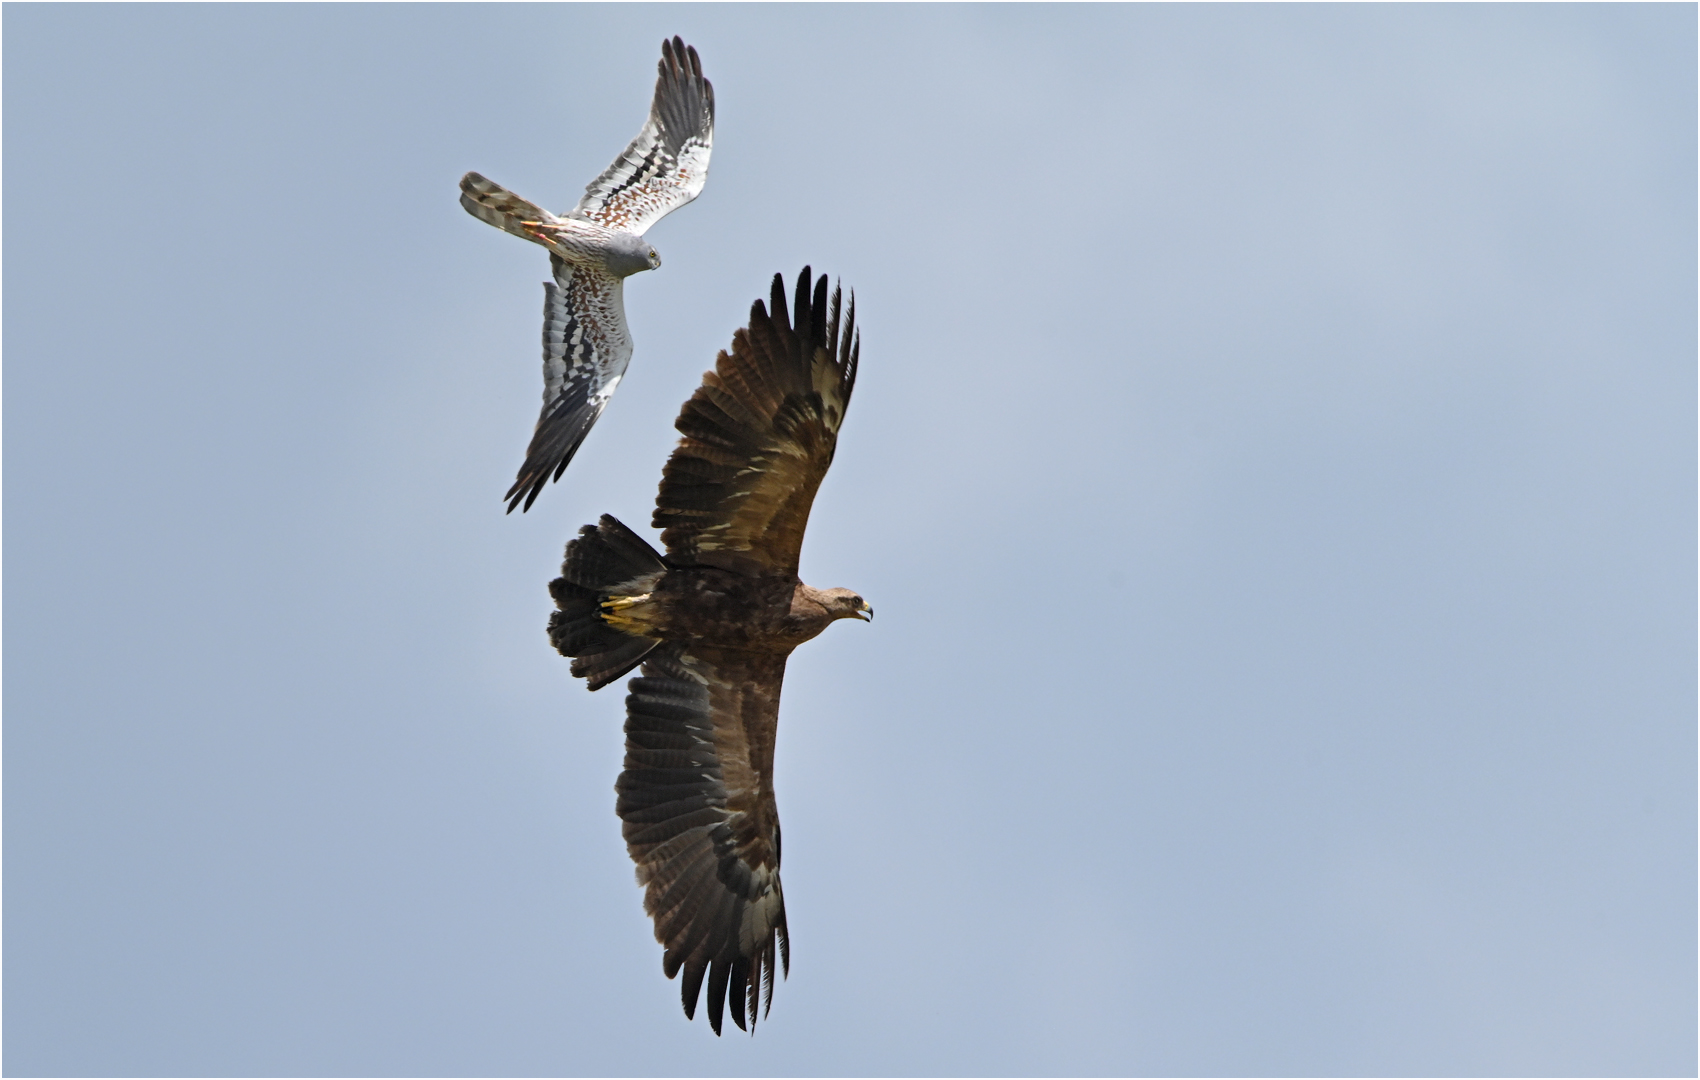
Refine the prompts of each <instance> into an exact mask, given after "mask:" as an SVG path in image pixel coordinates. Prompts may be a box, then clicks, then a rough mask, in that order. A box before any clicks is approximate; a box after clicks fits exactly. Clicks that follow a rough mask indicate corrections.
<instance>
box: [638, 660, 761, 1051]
mask: <svg viewBox="0 0 1700 1080" xmlns="http://www.w3.org/2000/svg"><path fill="white" fill-rule="evenodd" d="M784 677H785V658H784V657H783V656H779V657H775V656H765V655H760V654H754V653H745V652H731V651H721V650H716V649H712V648H706V647H703V646H698V645H690V646H684V645H664V646H662V647H661V648H659V649H657V650H656V651H655V652H653V653H651V654H650V655H649V657H648V658H647V659H646V660H645V661H644V664H643V673H642V675H641V676H639V677H638V678H635V679H633V680H632V681H631V684H630V685H631V694H630V696H628V697H627V698H626V768H625V771H624V772H622V773H621V774H620V781H619V783H618V784H616V785H615V790H616V791H617V792H619V796H620V797H619V803H618V812H619V815H620V820H621V822H622V823H623V830H622V831H623V832H624V834H625V838H626V850H627V851H628V852H630V853H631V857H632V861H633V862H635V863H636V864H637V876H638V884H640V885H642V886H643V887H644V900H643V906H644V910H645V911H647V912H648V913H649V914H650V916H651V917H652V918H653V919H654V920H655V939H656V940H657V941H659V942H661V944H662V945H663V946H665V947H666V953H665V956H664V957H663V960H662V964H663V970H665V972H666V974H667V977H668V978H669V979H671V978H673V977H674V976H675V975H677V974H678V973H679V972H680V971H683V972H684V980H683V982H682V984H681V987H680V990H681V998H682V1000H683V1002H684V1006H685V1015H686V1016H687V1017H694V1016H695V1015H696V1006H697V995H698V993H699V992H700V990H701V989H702V983H703V977H704V975H705V974H706V975H707V977H708V1022H709V1024H710V1025H711V1026H712V1027H713V1028H714V1033H715V1034H716V1035H718V1034H720V1019H721V1013H722V1009H723V1008H724V1006H725V1004H726V1003H727V1002H730V1003H731V1006H732V1019H733V1022H735V1023H736V1024H737V1025H738V1026H739V1027H740V1028H742V1027H744V1025H745V1021H746V1019H747V1020H748V1022H749V1023H750V1024H751V1025H754V1023H755V1021H756V1011H757V1006H758V1005H759V1004H761V1003H762V1000H763V999H765V1000H766V1002H767V1003H769V1004H771V1003H772V1000H773V973H774V963H775V960H776V959H777V961H778V963H779V966H780V968H781V970H783V971H789V970H790V966H791V956H790V944H789V942H788V940H787V938H786V933H785V894H784V892H783V891H782V890H781V889H780V887H779V817H778V813H777V810H776V808H775V805H774V801H773V737H774V731H775V727H776V724H777V720H778V716H779V689H780V683H781V682H782V681H783V679H784Z"/></svg>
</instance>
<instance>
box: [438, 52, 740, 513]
mask: <svg viewBox="0 0 1700 1080" xmlns="http://www.w3.org/2000/svg"><path fill="white" fill-rule="evenodd" d="M659 67H660V75H659V77H658V78H657V79H656V81H655V97H654V100H653V101H652V102H651V103H650V107H649V120H648V122H647V123H645V124H644V126H643V129H642V130H641V131H639V132H638V134H637V138H635V139H633V140H632V142H631V145H630V146H628V147H626V149H625V151H624V152H622V153H621V154H620V156H619V157H617V158H615V159H614V163H613V164H612V165H610V166H608V168H607V169H606V170H604V171H603V173H602V175H601V176H598V177H597V178H596V179H595V180H593V181H591V183H590V185H589V186H588V187H587V188H585V192H584V197H583V198H581V199H579V201H578V205H577V206H575V207H573V209H572V210H571V211H570V212H569V213H567V215H566V216H565V217H557V216H555V215H554V214H551V213H550V212H549V211H547V210H544V209H543V208H542V207H540V206H537V205H536V204H535V203H532V202H529V201H527V200H525V199H522V198H520V197H519V196H518V195H515V194H514V193H513V192H511V191H508V190H507V189H506V188H504V187H502V186H501V185H500V184H496V183H494V182H492V181H490V180H486V179H485V178H484V177H482V176H480V175H478V174H477V173H475V172H473V173H467V174H466V175H465V176H464V177H462V178H461V182H460V190H461V196H460V203H461V205H462V206H463V207H465V208H466V211H467V213H469V214H471V215H472V216H473V217H475V218H477V219H478V220H480V221H484V222H487V223H489V224H491V225H494V226H495V227H496V228H498V229H501V230H502V231H504V232H510V233H513V234H514V235H515V236H520V237H523V238H525V239H527V240H532V241H535V242H536V243H539V244H542V245H543V246H544V247H546V248H548V249H549V265H550V268H551V269H552V270H553V272H554V274H553V276H554V279H555V280H554V281H553V282H545V283H544V285H543V411H542V413H541V414H540V415H539V416H538V418H537V427H536V429H535V431H534V432H533V433H532V437H531V445H529V446H528V447H526V451H525V462H524V464H522V465H521V466H520V470H519V475H518V476H517V477H516V478H515V480H514V483H513V486H512V487H511V488H509V489H508V493H507V494H506V495H505V496H503V498H504V499H506V500H507V503H508V511H509V512H510V513H512V512H513V509H514V508H515V507H516V506H521V505H523V508H524V509H526V510H529V509H531V504H532V502H533V501H534V500H536V498H537V495H538V493H539V492H541V491H542V490H543V487H544V485H546V484H548V483H549V481H550V480H552V479H553V480H559V479H560V478H561V473H562V472H564V471H565V470H566V467H567V464H568V463H569V462H570V461H572V459H573V455H574V454H575V453H577V452H578V448H579V445H580V444H581V443H583V442H584V437H585V436H586V435H588V434H589V433H590V429H591V427H592V426H593V425H594V424H595V423H596V419H597V417H599V416H601V415H602V410H603V408H605V407H606V406H607V404H608V399H609V398H611V397H613V395H614V390H615V388H616V387H618V386H619V384H620V378H621V376H623V375H624V374H625V371H626V365H627V363H629V362H630V360H631V357H632V339H631V334H630V333H629V332H628V331H627V329H626V310H625V302H624V298H623V295H622V286H623V283H624V280H625V278H626V277H627V276H629V275H631V274H633V273H637V272H640V271H643V270H649V269H653V268H654V267H656V266H659V265H660V257H659V256H657V255H656V254H655V251H654V249H653V248H651V247H650V246H649V245H648V244H647V243H645V242H644V241H643V239H642V238H643V234H644V233H645V232H646V231H648V229H649V227H650V226H651V225H653V224H655V223H656V222H657V221H660V220H661V219H662V218H663V217H666V216H667V215H668V214H669V213H671V212H672V211H674V210H677V209H678V208H679V207H681V206H683V205H685V204H686V203H688V202H690V201H691V200H692V199H694V198H696V197H697V195H698V193H699V192H701V191H702V186H703V183H704V182H705V181H706V180H707V179H708V159H709V154H710V153H711V152H712V150H713V148H714V87H713V86H712V85H711V84H710V83H709V81H708V80H707V79H705V78H703V75H702V61H701V60H699V59H698V57H697V52H696V50H695V49H693V48H690V47H689V46H687V45H686V44H685V43H684V42H683V41H681V40H680V39H679V38H677V37H675V38H673V39H672V40H671V41H663V42H662V43H661V61H660V65H659Z"/></svg>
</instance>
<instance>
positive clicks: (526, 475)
mask: <svg viewBox="0 0 1700 1080" xmlns="http://www.w3.org/2000/svg"><path fill="white" fill-rule="evenodd" d="M549 264H550V266H551V267H553V268H554V271H555V280H554V281H552V282H544V284H543V412H542V413H541V414H540V415H539V416H538V418H537V428H536V430H534V431H533V432H532V435H531V445H530V446H528V447H526V450H525V464H523V465H521V466H520V470H519V476H518V477H517V478H516V479H515V480H514V484H513V487H511V488H509V489H508V493H507V494H506V495H504V496H503V498H505V499H506V500H507V501H508V512H509V513H512V512H513V510H514V507H516V506H519V505H521V504H522V502H523V504H524V507H525V509H527V510H529V509H531V504H532V502H533V501H534V500H535V499H536V498H537V494H538V492H540V491H542V490H543V487H544V485H545V484H547V483H549V481H550V480H551V479H554V480H559V479H560V478H561V473H562V472H563V471H565V469H566V467H567V463H568V462H570V461H572V459H573V455H574V454H575V453H577V452H578V448H579V446H580V444H582V443H583V442H584V437H585V436H586V435H588V434H590V429H591V427H592V426H594V425H595V423H596V418H597V417H599V416H601V415H602V410H603V409H604V408H605V407H606V406H607V404H608V399H609V398H611V397H613V396H614V390H615V388H616V387H618V386H619V385H620V378H621V376H623V375H624V374H625V373H626V365H627V364H628V363H629V362H630V361H631V358H632V340H631V336H630V335H629V334H628V333H627V331H626V319H625V313H624V311H623V306H624V305H623V304H622V303H621V296H620V293H621V285H622V283H621V281H620V279H618V278H616V277H613V276H612V275H609V274H605V273H598V272H596V271H594V270H589V269H585V268H583V267H575V266H573V265H572V264H570V263H568V262H567V261H566V260H564V259H562V258H561V257H560V256H559V255H554V254H551V255H550V256H549Z"/></svg>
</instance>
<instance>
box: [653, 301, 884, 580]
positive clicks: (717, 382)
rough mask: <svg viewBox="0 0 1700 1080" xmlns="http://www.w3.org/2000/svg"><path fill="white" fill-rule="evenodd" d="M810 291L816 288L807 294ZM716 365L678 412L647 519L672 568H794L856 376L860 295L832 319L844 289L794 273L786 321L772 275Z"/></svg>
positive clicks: (772, 570)
mask: <svg viewBox="0 0 1700 1080" xmlns="http://www.w3.org/2000/svg"><path fill="white" fill-rule="evenodd" d="M811 291H812V295H811ZM772 300H773V310H772V312H771V313H770V312H769V311H768V310H767V309H766V308H764V307H763V306H762V303H761V301H760V300H757V301H756V302H755V305H754V306H753V307H751V309H750V324H749V326H748V327H746V328H744V329H742V330H739V331H738V332H737V333H736V334H734V335H733V337H732V351H731V353H730V354H728V353H725V352H722V353H721V354H720V356H719V357H718V358H717V359H716V361H715V369H714V370H713V371H710V372H708V373H706V374H704V375H703V380H702V385H701V386H700V387H698V388H697V392H696V393H695V394H693V395H691V399H690V400H689V401H687V402H685V407H684V408H683V409H682V410H681V411H680V413H679V419H678V420H677V421H675V422H674V426H675V427H677V428H678V429H679V432H680V433H681V434H682V435H683V436H684V438H682V439H680V440H679V445H678V447H677V448H676V449H675V450H674V451H673V456H672V457H670V458H668V459H667V466H666V468H665V469H663V470H662V473H661V490H660V492H659V493H658V494H657V495H656V498H655V518H654V522H653V524H654V526H655V527H656V528H658V529H662V530H664V531H663V532H662V534H661V540H662V542H663V543H664V544H665V545H666V546H667V555H668V559H669V561H671V562H672V563H673V565H675V566H718V567H720V568H722V569H726V570H734V571H739V572H743V573H779V574H795V573H796V572H797V558H798V553H799V552H800V551H801V549H802V546H803V530H804V529H805V528H807V527H808V524H809V508H810V507H811V506H813V505H814V501H815V492H816V490H818V489H819V487H820V482H821V479H822V478H823V477H825V476H826V470H827V467H828V466H830V465H831V464H832V454H833V450H834V449H835V448H836V446H837V444H838V428H839V425H840V424H841V423H842V422H843V420H844V410H845V408H846V407H847V406H848V405H849V404H850V392H851V390H852V388H854V386H855V384H856V360H857V356H858V354H859V352H860V349H861V341H860V338H859V336H858V335H857V334H856V329H855V324H856V301H855V298H854V296H852V297H851V300H850V307H849V309H848V310H847V311H845V312H844V313H843V314H844V318H843V320H842V325H841V324H840V319H839V314H840V304H839V301H840V292H839V290H834V291H833V294H832V302H831V305H830V307H829V306H828V303H827V294H826V278H825V277H822V278H821V279H820V280H819V281H817V282H815V284H814V288H813V290H811V289H810V287H809V268H808V267H804V268H803V272H802V273H801V274H799V275H798V277H797V291H796V300H795V304H794V308H795V311H794V315H795V318H794V320H793V319H792V318H790V317H788V316H787V313H786V310H785V283H784V281H783V279H782V278H781V277H780V276H779V275H778V274H775V275H774V276H773V297H772Z"/></svg>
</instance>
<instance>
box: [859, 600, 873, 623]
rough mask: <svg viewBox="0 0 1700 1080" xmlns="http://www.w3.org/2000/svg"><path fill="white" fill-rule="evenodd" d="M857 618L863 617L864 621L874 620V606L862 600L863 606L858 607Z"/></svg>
mask: <svg viewBox="0 0 1700 1080" xmlns="http://www.w3.org/2000/svg"><path fill="white" fill-rule="evenodd" d="M856 618H858V619H861V620H862V621H863V622H873V621H874V609H873V606H872V605H870V604H869V603H868V602H867V601H866V600H864V601H862V606H861V607H859V608H857V609H856Z"/></svg>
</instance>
